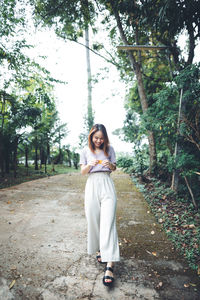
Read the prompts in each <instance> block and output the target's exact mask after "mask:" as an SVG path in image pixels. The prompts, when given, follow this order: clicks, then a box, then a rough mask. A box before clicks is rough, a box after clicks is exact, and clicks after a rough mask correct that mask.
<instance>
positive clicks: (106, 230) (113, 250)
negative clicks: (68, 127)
mask: <svg viewBox="0 0 200 300" xmlns="http://www.w3.org/2000/svg"><path fill="white" fill-rule="evenodd" d="M80 165H81V174H82V175H85V174H89V177H88V179H87V183H86V187H85V213H86V218H87V223H88V254H94V253H96V252H99V253H98V255H97V259H98V262H100V263H107V266H106V268H105V275H104V277H103V284H104V285H106V286H110V285H112V283H113V281H114V278H113V265H114V262H115V261H119V260H120V255H119V245H118V236H117V230H116V221H115V219H116V204H117V198H116V193H115V187H114V183H113V181H112V179H111V178H110V173H111V172H112V171H114V170H115V169H116V158H115V152H114V149H113V147H112V146H110V145H109V139H108V135H107V131H106V128H105V127H104V125H102V124H96V125H94V126H93V127H92V129H91V130H90V133H89V136H88V147H86V148H84V149H83V151H82V153H81V156H80ZM99 249H100V250H99Z"/></svg>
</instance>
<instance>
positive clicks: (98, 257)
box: [96, 251, 106, 264]
mask: <svg viewBox="0 0 200 300" xmlns="http://www.w3.org/2000/svg"><path fill="white" fill-rule="evenodd" d="M96 259H97V261H98V262H99V263H100V264H106V262H102V261H101V253H100V251H99V252H97V256H96Z"/></svg>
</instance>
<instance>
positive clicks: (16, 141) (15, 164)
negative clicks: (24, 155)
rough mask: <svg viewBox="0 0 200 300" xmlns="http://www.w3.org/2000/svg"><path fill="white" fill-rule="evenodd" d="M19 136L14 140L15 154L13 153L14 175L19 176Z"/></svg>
mask: <svg viewBox="0 0 200 300" xmlns="http://www.w3.org/2000/svg"><path fill="white" fill-rule="evenodd" d="M18 140H19V137H18V136H16V137H15V140H14V155H13V165H14V177H15V178H16V177H17V148H18Z"/></svg>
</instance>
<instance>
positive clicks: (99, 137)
mask: <svg viewBox="0 0 200 300" xmlns="http://www.w3.org/2000/svg"><path fill="white" fill-rule="evenodd" d="M92 142H93V143H94V145H95V148H96V149H99V148H100V147H101V145H102V144H103V142H104V136H103V133H102V132H101V131H97V132H95V133H94V134H93V137H92Z"/></svg>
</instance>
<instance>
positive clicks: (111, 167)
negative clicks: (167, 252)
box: [102, 159, 116, 171]
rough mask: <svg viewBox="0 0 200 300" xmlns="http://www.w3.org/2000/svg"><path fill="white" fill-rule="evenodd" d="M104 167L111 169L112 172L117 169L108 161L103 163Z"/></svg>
mask: <svg viewBox="0 0 200 300" xmlns="http://www.w3.org/2000/svg"><path fill="white" fill-rule="evenodd" d="M102 166H104V167H107V168H109V169H110V170H111V171H114V170H115V169H116V165H115V164H112V163H111V162H110V161H109V160H108V159H105V160H103V161H102Z"/></svg>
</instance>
